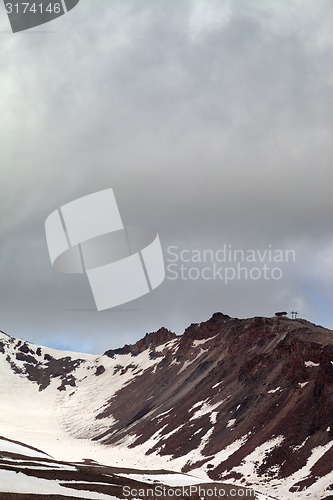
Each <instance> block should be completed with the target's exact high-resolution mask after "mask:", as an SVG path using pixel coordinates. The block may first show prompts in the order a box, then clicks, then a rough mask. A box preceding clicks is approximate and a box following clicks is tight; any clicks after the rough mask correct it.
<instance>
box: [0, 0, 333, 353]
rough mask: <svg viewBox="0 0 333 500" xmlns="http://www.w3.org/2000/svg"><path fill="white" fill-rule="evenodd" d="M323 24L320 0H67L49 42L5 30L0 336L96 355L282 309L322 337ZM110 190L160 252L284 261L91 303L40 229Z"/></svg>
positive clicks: (326, 107)
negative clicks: (152, 233) (253, 253)
mask: <svg viewBox="0 0 333 500" xmlns="http://www.w3.org/2000/svg"><path fill="white" fill-rule="evenodd" d="M331 14H332V5H331V3H330V2H328V1H319V2H316V3H314V2H303V1H302V2H300V1H294V2H284V1H282V2H270V3H269V6H268V3H267V2H264V1H254V2H245V1H244V2H242V1H240V2H237V3H236V2H232V1H230V2H227V1H226V2H215V1H211V2H209V1H208V0H207V1H201V0H198V2H196V3H193V2H190V1H177V2H172V1H171V2H170V1H161V2H158V3H156V2H153V1H148V2H145V3H144V4H142V3H140V4H139V3H137V2H135V1H132V0H131V1H126V2H123V1H107V2H106V1H105V2H98V3H97V2H93V1H88V0H87V1H86V2H83V0H82V2H80V4H79V6H78V7H77V8H76V9H74V10H73V11H72V12H71V13H70V14H68V15H66V16H63V17H62V18H60V19H58V20H57V21H54V22H52V23H50V24H49V26H50V30H51V29H52V30H54V32H53V33H44V34H37V33H35V34H34V35H32V34H28V33H25V34H16V35H15V36H14V35H11V36H9V35H2V37H1V40H0V41H1V46H2V59H1V77H0V85H1V95H2V105H1V107H2V110H1V114H2V118H3V119H2V125H1V142H2V144H3V148H2V149H3V154H2V167H1V180H2V183H1V184H2V196H1V198H2V212H3V214H4V215H3V217H2V221H1V222H2V226H3V233H2V242H3V244H2V255H1V258H2V261H1V272H2V279H1V295H2V322H3V325H1V328H3V329H7V330H10V331H9V333H12V334H13V335H21V336H25V337H29V338H31V339H33V340H35V341H40V342H44V343H48V342H49V343H52V342H54V343H57V345H58V344H60V343H63V345H65V344H66V342H67V345H68V347H69V348H76V349H80V348H82V349H88V348H89V349H90V348H91V349H93V350H97V351H98V350H103V349H106V348H107V347H111V346H115V345H120V344H123V343H124V342H126V341H133V340H135V339H137V338H138V337H140V336H142V335H143V334H144V333H145V332H146V331H148V330H153V329H156V328H158V327H159V326H161V325H165V326H168V327H170V328H172V329H176V330H177V331H178V332H179V333H181V331H182V328H184V327H185V326H186V325H187V324H188V323H190V322H192V321H201V320H203V319H205V318H206V317H208V316H210V315H211V314H212V313H213V312H214V311H215V310H222V311H223V312H225V313H228V314H231V315H236V316H251V315H257V314H258V315H259V314H263V315H270V314H273V313H274V312H275V310H276V309H279V308H281V307H282V308H283V309H284V308H287V309H288V308H289V309H290V310H291V309H295V308H297V309H299V310H300V313H301V315H302V316H304V317H307V318H309V319H311V320H313V321H319V322H322V323H325V324H327V325H328V326H331V327H332V326H333V318H332V315H331V312H330V307H331V306H332V299H333V297H332V292H331V290H330V288H329V277H331V276H332V270H333V266H332V251H333V239H332V236H331V235H332V217H331V213H332V196H331V193H330V191H331V185H332V171H331V160H332V145H331V143H332V141H331V133H332V113H331V111H332V69H331V68H332V64H331V62H332V52H333V50H332V49H333V40H332V32H333V31H332V28H333V26H332V24H333V22H332V21H331V20H332V15H331ZM5 22H7V21H6V19H5V18H4V17H3V18H2V27H3V29H5V28H4V24H5ZM107 187H113V189H114V191H115V195H116V198H117V201H118V204H119V208H120V210H121V214H122V217H123V220H124V222H125V223H128V224H131V223H132V224H140V225H146V226H151V227H154V228H156V229H157V230H158V231H159V234H160V238H161V241H162V245H163V248H164V251H165V253H166V255H167V248H168V246H169V245H176V246H178V247H179V248H180V249H182V248H187V249H193V248H201V249H203V248H212V249H218V248H221V247H222V246H223V245H224V244H231V245H232V246H233V247H234V248H243V249H248V248H258V249H265V248H267V247H268V245H272V246H273V247H274V248H281V249H288V248H293V249H295V251H296V262H295V263H294V264H288V265H286V266H285V268H284V276H283V279H281V280H279V281H274V282H273V281H272V280H271V281H269V282H268V281H265V280H259V281H255V282H254V281H250V280H247V281H245V280H242V281H234V282H232V283H229V284H227V285H225V284H223V283H221V282H220V281H219V280H210V281H204V280H196V281H194V280H192V281H191V280H187V281H181V280H175V281H171V280H166V281H165V282H164V283H163V285H162V286H161V287H160V288H159V289H157V290H156V291H154V293H152V294H149V295H147V296H146V297H143V298H141V299H139V300H137V301H134V302H132V303H130V304H126V305H125V306H123V308H120V309H121V310H117V311H116V310H111V311H109V312H104V313H97V312H94V311H93V310H91V311H89V309H93V308H94V304H93V303H92V298H91V296H90V294H89V293H90V290H89V288H88V286H87V283H86V282H85V279H84V277H80V278H78V277H73V276H66V275H61V274H56V273H55V272H54V271H53V270H52V268H51V266H50V263H49V258H48V254H47V248H46V242H45V236H44V221H45V219H46V217H47V216H48V215H49V214H50V213H51V212H52V211H53V210H54V209H56V208H58V207H59V206H61V205H62V204H64V203H67V202H68V201H71V200H74V199H75V198H77V197H80V196H84V195H86V194H89V193H91V192H94V191H97V190H99V189H104V188H107ZM82 309H83V310H82ZM84 310H85V311H84ZM92 333H93V334H94V336H95V339H94V342H93V343H92V344H91V336H92ZM52 339H53V340H52ZM64 339H67V340H66V341H65V340H64ZM87 339H88V340H87ZM88 344H89V346H88ZM80 346H81V347H80Z"/></svg>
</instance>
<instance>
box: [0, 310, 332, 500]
mask: <svg viewBox="0 0 333 500" xmlns="http://www.w3.org/2000/svg"><path fill="white" fill-rule="evenodd" d="M332 333H333V332H332V331H331V330H328V329H326V328H324V327H322V326H319V325H314V324H312V323H310V322H308V321H306V320H304V319H289V318H283V317H282V318H276V317H273V318H265V317H254V318H246V319H238V318H231V317H230V316H228V315H226V314H222V313H215V314H214V315H213V316H212V317H211V318H210V319H209V320H208V321H205V322H202V323H194V324H191V325H190V326H189V327H188V328H187V329H186V330H185V332H184V333H183V335H180V336H178V335H176V334H175V333H173V332H170V331H169V330H167V329H166V328H161V329H160V330H158V331H157V332H153V333H149V334H146V335H145V337H144V338H143V339H140V340H139V341H138V342H136V343H135V344H133V345H127V346H124V347H123V348H119V349H112V350H109V351H106V352H105V353H104V354H103V355H84V354H82V356H81V355H78V356H79V357H77V358H75V357H72V356H71V355H70V354H68V353H66V355H65V356H61V354H60V353H59V355H56V354H55V352H54V351H51V350H48V349H47V348H42V347H38V346H33V344H30V343H28V342H25V341H20V340H16V339H14V338H12V337H8V336H7V337H8V339H6V337H3V338H2V340H0V353H1V354H2V356H1V357H2V362H4V360H5V363H6V364H7V368H8V369H9V370H10V372H11V376H15V377H20V379H22V380H23V379H24V380H25V381H28V382H29V383H30V384H32V386H33V387H34V388H36V389H37V386H38V391H37V392H38V393H41V394H44V396H45V398H46V400H47V399H48V398H49V399H50V400H52V401H53V402H54V401H56V403H57V406H56V409H55V413H56V418H55V417H54V418H55V422H56V425H60V426H62V428H63V429H64V430H65V433H66V434H68V435H69V436H71V437H72V438H74V439H76V440H78V439H79V440H82V439H88V440H90V441H91V442H92V443H96V445H97V444H98V445H100V444H102V445H103V446H104V448H106V449H111V450H117V451H119V450H122V451H123V450H124V449H126V450H128V452H129V453H133V452H135V453H134V455H135V456H140V457H145V458H144V460H146V461H147V463H148V462H149V460H152V461H156V463H161V464H163V466H165V465H166V464H169V467H170V466H172V467H174V468H175V470H179V471H182V472H184V473H188V472H190V473H195V474H200V475H201V476H200V477H203V478H204V477H206V478H209V479H210V480H214V481H224V482H230V483H232V484H237V483H238V484H241V485H243V486H251V487H256V488H258V489H261V490H263V489H265V488H268V489H269V492H270V493H271V495H272V496H273V493H274V492H275V491H277V492H278V490H279V487H283V488H284V489H285V490H286V491H285V492H284V493H283V494H281V495H280V496H278V494H277V495H276V496H277V498H288V495H292V497H295V498H307V496H304V495H305V493H303V496H299V495H298V492H297V490H304V491H305V492H307V493H308V494H311V495H312V496H310V497H309V498H330V496H329V495H330V494H329V490H330V489H333V477H332V465H331V464H332V463H333V448H332V445H333V441H332V435H333V433H332V430H333V420H332V415H333V412H332V410H333V335H332ZM5 335H7V334H5ZM29 390H32V389H31V387H30V386H29ZM34 390H35V389H34ZM35 392H36V391H35ZM34 394H35V393H34ZM44 396H43V397H44ZM34 397H35V395H34ZM50 404H51V403H50ZM52 404H54V403H52ZM82 411H84V415H81V414H80V412H82ZM104 448H103V449H104ZM134 455H133V456H134ZM140 460H141V459H140ZM325 488H328V490H327V491H326V492H324V493H323V490H324V489H325ZM286 492H287V493H286ZM286 495H287V496H286ZM314 495H322V496H317V497H315V496H314Z"/></svg>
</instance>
